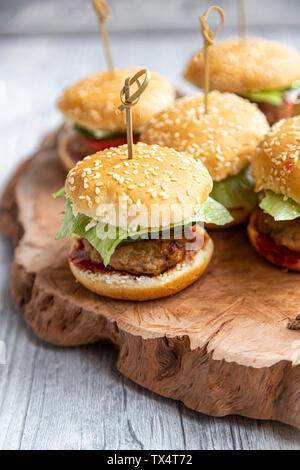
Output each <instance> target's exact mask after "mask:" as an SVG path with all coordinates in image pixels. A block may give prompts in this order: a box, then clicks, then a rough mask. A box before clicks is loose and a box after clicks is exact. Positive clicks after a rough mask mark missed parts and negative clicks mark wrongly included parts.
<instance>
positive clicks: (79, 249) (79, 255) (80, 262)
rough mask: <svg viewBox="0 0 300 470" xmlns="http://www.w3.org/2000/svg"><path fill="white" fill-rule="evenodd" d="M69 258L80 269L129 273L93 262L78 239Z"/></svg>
mask: <svg viewBox="0 0 300 470" xmlns="http://www.w3.org/2000/svg"><path fill="white" fill-rule="evenodd" d="M69 259H70V261H72V263H73V264H75V266H76V267H77V268H79V269H82V271H91V272H92V273H99V272H100V273H102V274H114V273H119V274H127V275H128V274H130V273H128V272H126V271H116V270H115V269H113V268H112V267H111V266H109V265H108V266H104V264H103V263H95V262H94V261H92V260H91V259H90V258H89V257H88V255H87V253H86V251H85V249H84V246H83V243H82V241H81V240H78V244H77V246H76V248H74V250H72V251H71V253H70V255H69ZM134 276H135V277H136V276H138V274H135V275H134Z"/></svg>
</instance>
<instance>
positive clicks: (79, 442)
mask: <svg viewBox="0 0 300 470" xmlns="http://www.w3.org/2000/svg"><path fill="white" fill-rule="evenodd" d="M3 3H4V2H1V7H2V6H3ZM7 3H9V2H7ZM11 3H14V1H13V0H11ZM15 3H16V2H15ZM25 3H26V2H25ZM31 3H37V2H31ZM39 3H41V2H39ZM43 3H48V2H44V0H43ZM53 3H55V2H53ZM56 3H57V2H56ZM124 3H125V2H124ZM126 3H127V2H126ZM175 3H178V2H175ZM182 3H185V2H182ZM186 3H189V2H186ZM192 3H194V2H192ZM0 16H1V19H2V14H1V15H0ZM298 19H299V18H298ZM252 32H253V33H255V34H259V35H261V34H265V35H266V36H267V37H269V38H277V39H279V40H282V41H285V42H287V43H289V44H291V45H294V46H296V47H298V48H300V33H299V30H298V28H291V27H281V28H280V29H278V28H268V29H267V30H264V31H263V30H262V29H260V28H256V29H255V28H252ZM231 33H232V30H230V29H228V30H226V31H225V32H223V37H226V36H227V35H230V34H231ZM111 42H112V51H113V54H114V57H115V61H116V63H117V64H118V65H119V66H125V65H126V64H135V65H140V66H148V67H150V68H152V69H154V70H157V71H159V72H161V73H163V74H165V75H167V76H168V77H169V78H170V79H171V80H173V82H174V83H175V84H177V85H179V86H183V85H184V82H183V80H182V78H181V72H182V69H183V66H184V64H185V62H186V60H187V58H188V57H189V55H190V54H191V53H192V52H193V51H194V50H195V49H196V48H199V45H200V35H199V32H198V30H195V32H193V31H182V32H176V31H174V32H168V33H167V32H157V31H156V32H151V31H148V32H131V33H126V34H121V33H119V32H118V33H116V34H112V35H111ZM0 57H1V61H0V146H1V153H2V158H1V160H0V169H1V171H0V184H1V187H2V188H3V185H4V183H5V181H6V179H7V178H8V176H9V174H10V173H11V172H12V171H13V169H14V168H15V166H16V164H17V162H19V161H20V160H21V159H23V158H25V156H26V155H29V154H30V153H31V152H32V151H33V150H34V149H35V148H36V146H37V145H38V142H39V140H40V138H41V137H42V135H43V134H45V133H46V132H48V131H49V130H51V129H53V128H54V127H55V126H56V125H57V124H58V123H59V122H60V121H61V117H60V115H59V113H58V112H57V111H56V109H55V100H56V98H57V96H58V94H59V93H60V91H61V89H62V88H63V87H64V86H66V85H67V84H69V83H71V82H74V81H76V80H77V79H78V78H79V77H82V76H84V75H86V74H87V73H89V72H91V71H93V70H95V69H101V68H103V67H104V66H105V64H104V59H103V52H102V48H101V42H100V39H99V38H98V35H96V34H94V35H93V34H88V35H85V34H83V33H82V34H81V35H76V34H67V35H62V34H61V35H55V34H51V35H47V34H43V35H38V34H36V35H21V34H19V36H18V37H15V36H13V35H9V36H7V35H3V36H2V37H1V38H0ZM12 255H13V250H12V247H11V245H10V243H9V242H8V241H7V240H6V239H4V237H2V236H0V259H1V264H0V341H4V342H5V344H6V365H1V364H0V449H142V448H145V449H152V450H155V449H174V450H176V449H245V450H246V449H299V448H300V432H299V431H297V430H295V429H293V428H291V427H289V426H286V425H283V424H279V423H273V422H258V421H255V420H248V419H245V418H241V417H235V416H233V417H226V418H222V419H217V418H212V417H208V416H204V415H201V414H200V413H196V412H193V411H191V410H188V409H187V408H185V407H184V406H183V405H182V404H180V403H178V402H174V401H171V400H168V399H165V398H161V397H159V396H157V395H154V394H153V393H151V392H148V391H147V390H144V389H143V388H141V387H139V386H137V385H135V384H134V383H132V382H130V381H129V380H127V379H126V378H124V377H122V376H121V375H120V374H119V373H118V371H117V370H116V358H117V352H116V351H115V350H114V349H113V348H112V347H111V346H108V345H105V344H97V345H93V346H88V347H81V348H70V349H64V348H59V347H54V346H51V345H48V344H45V343H43V342H41V341H40V340H38V339H37V338H35V337H34V335H33V334H32V332H31V331H30V329H29V328H28V327H27V326H26V325H25V323H24V320H23V316H22V312H21V310H20V309H19V308H16V307H15V306H14V305H13V303H12V300H11V298H10V293H9V272H10V266H11V260H12Z"/></svg>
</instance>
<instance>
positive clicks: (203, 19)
mask: <svg viewBox="0 0 300 470" xmlns="http://www.w3.org/2000/svg"><path fill="white" fill-rule="evenodd" d="M212 10H215V11H217V12H218V13H219V15H220V18H221V22H220V25H219V27H218V29H217V31H216V32H215V33H212V32H211V29H210V27H209V25H208V22H207V16H208V14H209V12H210V11H212ZM199 20H200V24H201V31H202V36H203V41H204V47H203V54H204V104H205V114H207V112H208V92H209V46H212V45H213V44H214V42H215V41H214V39H215V37H216V36H217V34H218V33H219V32H220V31H221V29H222V27H223V24H224V20H225V15H224V12H223V10H222V8H220V7H217V6H211V7H209V8H208V9H207V10H206V12H205V13H204V15H202V16H200V17H199Z"/></svg>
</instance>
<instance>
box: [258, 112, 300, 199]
mask: <svg viewBox="0 0 300 470" xmlns="http://www.w3.org/2000/svg"><path fill="white" fill-rule="evenodd" d="M299 153H300V116H296V117H293V118H290V119H287V120H282V121H279V122H278V123H277V124H275V126H273V127H272V128H271V130H270V131H269V132H268V133H267V135H266V136H265V138H264V140H262V142H260V144H259V145H258V147H257V150H256V152H255V155H254V157H253V161H252V174H253V178H254V179H255V190H256V191H262V190H266V189H270V190H272V191H274V192H275V193H280V194H283V195H284V196H287V197H291V198H292V199H294V201H296V202H299V203H300V155H299Z"/></svg>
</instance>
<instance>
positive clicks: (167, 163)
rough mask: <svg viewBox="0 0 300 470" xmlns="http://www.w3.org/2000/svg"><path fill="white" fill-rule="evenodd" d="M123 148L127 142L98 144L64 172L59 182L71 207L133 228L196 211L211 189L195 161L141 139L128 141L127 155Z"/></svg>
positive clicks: (176, 219) (172, 221) (157, 224)
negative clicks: (130, 144)
mask: <svg viewBox="0 0 300 470" xmlns="http://www.w3.org/2000/svg"><path fill="white" fill-rule="evenodd" d="M127 152H128V150H127V145H122V146H120V147H116V148H110V149H107V150H103V151H101V152H98V153H96V154H94V155H92V156H88V157H86V158H84V159H83V160H81V161H80V162H78V163H77V165H76V166H75V167H74V168H73V169H72V170H71V171H70V172H69V173H68V175H67V179H66V184H65V188H66V193H67V195H68V197H69V198H70V199H71V201H72V202H73V207H74V209H75V211H78V212H80V213H83V214H86V215H87V216H89V217H93V218H96V219H97V220H100V221H103V222H105V223H109V224H110V225H113V226H118V227H122V228H125V229H126V228H129V229H130V230H134V231H135V230H136V229H137V227H138V226H140V227H143V228H157V227H165V226H169V225H170V224H175V223H178V222H181V221H182V220H183V219H186V218H188V217H192V216H194V215H195V214H197V213H198V212H199V210H200V207H201V206H202V204H203V203H204V202H205V201H206V200H207V198H208V195H209V193H210V192H211V190H212V179H211V177H210V176H209V173H208V171H207V169H206V168H205V166H204V165H203V164H202V163H201V161H196V160H195V159H193V158H191V157H188V156H186V155H184V154H181V153H179V152H176V151H175V150H173V149H170V148H168V147H159V146H158V145H147V144H143V143H140V144H137V145H134V155H133V158H132V159H131V160H129V159H128V153H127ZM107 207H109V210H106V208H107ZM153 218H154V219H155V220H153Z"/></svg>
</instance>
